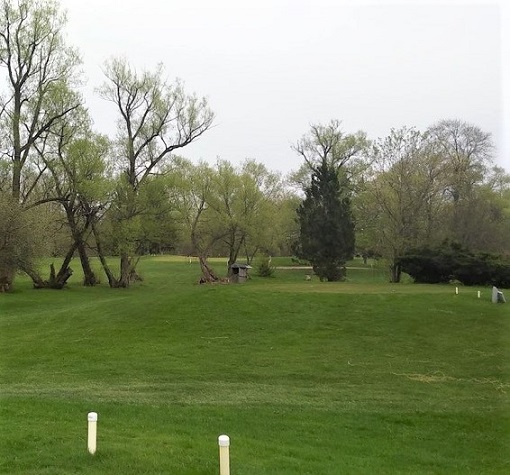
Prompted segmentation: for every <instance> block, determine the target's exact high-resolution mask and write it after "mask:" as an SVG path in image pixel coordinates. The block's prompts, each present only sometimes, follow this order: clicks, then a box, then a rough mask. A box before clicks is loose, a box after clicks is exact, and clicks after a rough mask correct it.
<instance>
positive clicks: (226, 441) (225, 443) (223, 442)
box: [218, 435, 230, 475]
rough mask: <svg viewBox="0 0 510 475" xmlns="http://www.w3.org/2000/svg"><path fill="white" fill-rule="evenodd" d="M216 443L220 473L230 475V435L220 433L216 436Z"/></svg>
mask: <svg viewBox="0 0 510 475" xmlns="http://www.w3.org/2000/svg"><path fill="white" fill-rule="evenodd" d="M218 445H219V446H220V475H230V455H229V447H230V437H229V436H228V435H220V436H219V437H218Z"/></svg>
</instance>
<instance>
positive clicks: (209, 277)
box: [198, 255, 220, 283]
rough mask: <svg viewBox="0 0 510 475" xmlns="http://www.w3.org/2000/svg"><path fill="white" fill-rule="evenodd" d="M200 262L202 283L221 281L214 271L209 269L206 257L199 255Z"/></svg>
mask: <svg viewBox="0 0 510 475" xmlns="http://www.w3.org/2000/svg"><path fill="white" fill-rule="evenodd" d="M198 261H199V262H200V269H201V270H202V278H201V279H200V283H206V282H207V283H211V282H218V281H219V280H220V279H219V278H218V276H217V275H216V274H215V273H214V271H213V270H212V269H211V268H210V267H209V263H208V262H207V257H206V256H204V255H199V256H198Z"/></svg>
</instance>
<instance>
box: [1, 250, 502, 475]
mask: <svg viewBox="0 0 510 475" xmlns="http://www.w3.org/2000/svg"><path fill="white" fill-rule="evenodd" d="M223 262H224V261H220V260H218V261H213V264H214V265H216V266H218V270H220V269H221V267H220V266H221V265H223ZM278 265H280V263H279V264H278ZM281 265H286V264H285V262H284V261H282V262H281ZM74 267H75V268H78V265H77V264H76V265H75V266H74ZM353 267H363V266H360V265H359V264H358V263H356V265H354V264H353ZM140 269H141V273H142V275H143V276H144V277H145V281H144V282H143V283H141V284H139V285H135V286H134V287H133V288H131V289H129V290H110V289H109V288H107V287H106V286H105V285H102V286H99V287H97V288H83V287H81V286H80V285H79V281H80V276H79V275H76V276H73V279H72V280H71V281H70V285H69V288H67V289H65V290H64V291H51V290H39V291H34V290H31V289H30V285H29V283H28V282H27V281H25V280H22V279H19V280H18V283H17V284H18V285H17V290H16V291H15V292H13V293H11V294H4V295H2V294H0V335H1V336H0V375H1V379H0V391H1V393H0V398H1V401H0V429H1V435H0V473H6V474H48V475H50V474H51V475H58V474H79V473H83V474H117V473H119V474H123V475H128V474H133V475H134V474H176V475H180V474H204V475H205V474H216V473H218V456H217V451H218V449H217V437H218V435H219V434H222V433H225V434H228V435H229V436H230V437H231V442H232V445H231V467H232V474H233V475H240V474H245V475H246V474H253V475H255V474H256V475H264V474H267V475H269V474H272V475H279V474H282V475H285V474H296V475H297V474H299V475H303V474H313V475H321V474H331V475H333V474H335V475H336V474H340V473H348V474H355V473H370V474H374V473H381V474H397V473H401V474H409V473H413V474H416V473H423V474H428V473H434V474H437V473H444V474H466V473H468V474H469V473H472V474H484V473H486V474H493V473H495V474H498V473H500V474H504V473H505V474H506V473H510V454H509V451H508V447H509V442H510V431H509V429H510V424H509V422H510V421H509V419H510V417H509V409H510V406H509V404H508V403H509V394H510V371H509V370H510V365H509V343H510V306H508V305H493V304H491V303H490V289H486V288H483V289H482V288H478V287H475V288H465V287H461V288H460V292H459V295H455V292H454V287H452V286H430V285H429V286H426V285H414V284H400V285H390V284H387V283H385V280H386V279H385V276H384V274H383V273H382V271H381V270H380V269H377V268H376V267H374V268H372V267H370V266H367V267H366V268H365V269H353V270H350V271H349V273H348V281H347V282H345V283H320V282H318V281H316V280H312V281H311V282H305V280H304V275H305V271H304V270H300V269H288V270H278V271H277V272H276V274H275V276H274V277H273V278H269V279H262V278H257V277H254V278H253V279H251V280H250V281H249V282H248V283H247V284H243V285H205V286H200V285H197V284H196V282H197V280H198V275H199V269H198V264H197V263H196V262H193V263H191V264H190V263H189V262H188V260H187V259H186V258H176V257H152V258H147V259H145V260H143V261H142V262H141V267H140ZM478 290H481V291H482V299H478V298H477V296H476V293H477V291H478ZM506 294H507V298H508V291H507V293H506ZM89 411H96V412H98V413H99V424H98V427H99V430H98V432H99V440H98V453H97V454H96V456H94V457H91V456H88V454H87V452H86V414H87V412H89Z"/></svg>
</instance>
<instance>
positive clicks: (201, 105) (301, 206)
mask: <svg viewBox="0 0 510 475" xmlns="http://www.w3.org/2000/svg"><path fill="white" fill-rule="evenodd" d="M0 8H1V15H0V66H1V69H0V71H1V73H0V74H1V75H2V79H3V82H4V86H3V87H2V89H1V96H0V97H1V99H0V152H1V154H0V290H8V289H10V288H11V287H12V285H13V282H14V279H15V276H16V274H17V273H18V272H20V271H21V272H24V273H26V274H27V275H29V276H30V278H31V279H32V281H33V283H34V286H35V287H37V288H43V287H50V288H62V287H63V286H64V285H65V283H66V282H67V280H68V279H69V277H70V276H71V274H72V270H71V268H70V263H71V260H72V259H73V257H75V256H77V257H78V258H79V261H80V263H81V267H82V269H83V273H84V284H85V285H95V284H96V283H98V282H99V280H100V276H98V275H96V273H95V271H94V270H93V266H92V265H91V263H90V257H91V256H97V258H98V259H99V262H100V263H101V268H102V271H103V273H104V276H105V277H106V279H107V281H108V284H109V285H110V286H111V287H128V286H129V285H130V283H131V282H133V281H134V280H137V279H139V278H140V276H139V275H138V273H137V264H138V261H139V258H140V256H142V255H144V254H147V253H152V254H154V253H160V252H179V253H184V254H190V255H195V256H198V258H199V261H200V264H201V269H202V274H203V278H204V279H205V280H207V281H215V280H218V279H220V278H221V276H219V275H218V274H217V273H216V272H215V271H214V269H213V268H212V267H211V266H210V264H209V262H208V258H209V257H210V256H213V255H227V256H228V269H227V270H226V271H227V274H228V273H229V272H230V269H231V266H232V264H233V263H234V262H235V261H236V260H237V259H239V258H240V256H242V257H243V259H246V260H247V261H248V262H250V261H251V260H252V259H253V257H254V256H255V255H257V254H260V253H265V254H268V255H276V254H287V255H288V254H289V253H291V252H295V253H297V254H300V255H305V254H307V253H308V254H309V256H308V257H310V255H311V254H310V253H313V252H317V253H319V254H320V255H321V259H322V260H321V262H322V263H323V264H321V265H322V266H329V268H330V269H329V271H328V272H326V273H325V274H324V278H327V279H331V280H334V279H336V278H342V276H343V275H344V274H343V271H342V268H343V265H344V263H345V261H346V260H347V259H348V258H349V257H350V256H351V255H352V254H353V253H354V252H358V253H360V254H362V255H365V256H368V255H374V256H380V257H381V258H384V259H386V260H387V261H388V263H389V266H390V269H391V279H392V280H393V281H398V280H399V277H400V272H401V269H400V267H399V264H398V262H399V261H398V257H399V256H401V255H402V253H403V252H404V251H405V250H406V249H408V248H415V247H416V246H418V245H422V244H434V243H437V242H441V241H443V240H444V239H452V240H455V241H458V242H460V243H461V244H462V245H465V246H467V247H468V248H470V249H474V250H478V249H484V250H490V251H495V252H500V253H505V252H506V253H508V251H509V248H508V243H507V236H508V235H510V233H509V231H510V225H509V215H510V196H509V186H510V180H509V177H508V175H507V174H506V173H505V172H504V170H502V169H500V168H497V167H494V166H493V164H492V158H493V157H492V155H493V145H492V142H491V138H490V135H489V134H487V133H484V132H483V131H481V130H480V129H479V128H477V127H476V126H473V125H470V124H466V123H464V122H461V121H458V120H449V121H442V122H439V123H437V124H435V125H433V126H431V127H430V128H429V129H427V130H426V131H424V132H420V131H417V130H415V129H407V128H403V129H399V130H392V131H391V134H390V135H389V136H388V137H386V138H384V139H380V140H376V141H370V140H369V139H368V138H367V137H366V134H364V133H363V132H357V133H354V134H346V133H344V132H343V131H342V129H341V124H340V122H339V121H332V122H331V123H329V124H326V125H313V126H311V128H310V131H309V132H308V133H307V134H306V135H304V136H303V137H302V138H301V139H300V140H298V141H297V142H296V145H295V146H294V150H295V152H296V156H297V157H301V159H302V160H303V162H304V163H303V166H302V167H301V169H300V170H298V171H297V172H295V173H294V174H292V176H290V177H282V176H281V174H279V173H276V172H273V171H270V170H268V169H267V168H266V167H265V166H263V165H262V164H260V163H257V162H256V161H253V160H247V161H245V162H244V163H242V164H241V165H239V166H234V165H232V164H231V163H228V162H226V161H222V160H218V161H217V163H216V164H215V165H209V164H206V163H198V164H196V163H192V162H190V161H189V160H186V159H185V158H183V157H182V156H181V154H182V151H181V149H184V148H185V147H186V146H187V145H189V144H190V143H192V142H193V141H195V140H197V139H199V138H200V137H201V136H202V135H203V134H205V133H206V132H207V131H208V130H209V129H210V128H211V126H212V125H213V121H214V113H213V111H212V110H211V109H210V108H209V105H208V103H207V101H206V99H204V98H201V97H198V96H196V95H195V94H190V93H188V92H186V90H185V88H184V85H183V84H182V83H180V82H179V81H176V82H173V83H170V82H168V81H167V80H166V78H165V72H164V68H163V67H162V66H158V67H157V68H155V69H154V70H152V71H150V70H144V71H137V70H136V69H135V68H133V67H132V66H131V65H130V64H129V63H128V61H127V60H126V59H121V58H112V59H110V60H109V61H107V62H106V63H105V64H104V67H103V72H104V81H103V83H102V84H101V85H99V87H98V88H97V93H98V94H99V95H100V97H102V98H103V99H104V100H106V101H108V102H110V103H111V104H112V107H114V108H115V110H116V111H117V117H118V120H117V132H116V135H115V137H107V136H105V135H104V134H101V133H98V132H97V131H95V130H94V128H93V125H92V119H91V117H90V116H89V113H88V111H87V108H86V104H85V103H84V99H83V97H82V95H81V94H80V92H79V88H80V84H81V80H82V78H81V75H80V73H79V67H80V64H81V59H80V57H79V53H78V51H77V50H76V49H74V48H72V47H70V46H69V45H67V44H66V42H65V35H64V28H65V24H66V18H65V15H64V14H63V13H62V12H61V10H60V8H59V5H58V3H57V2H56V1H53V0H44V1H41V2H37V3H33V2H31V1H29V0H19V1H12V0H2V1H1V3H0ZM323 185H324V186H323ZM324 189H327V190H328V193H329V195H328V193H326V194H324V193H323V191H324ZM323 198H324V199H326V202H321V200H322V199H323ZM328 200H329V201H328ZM314 206H315V208H314ZM328 206H330V207H331V210H334V212H332V213H329V214H328V209H329V208H328ZM321 213H323V214H321ZM324 213H325V214H324ZM326 214H327V216H328V218H327V219H326V218H325V216H326ZM306 216H308V217H310V222H309V223H308V224H306V226H308V228H307V229H308V230H305V229H304V226H305V221H306ZM312 217H313V218H314V219H315V222H313V220H312V219H311V218H312ZM319 218H320V219H319ZM326 223H327V226H326ZM306 226H305V227H306ZM329 226H331V227H332V228H331V229H333V230H332V231H331V229H330V228H329ZM306 233H308V238H309V239H308V243H307V242H305V241H306V239H305V237H306V236H307V234H306ZM320 238H325V239H326V240H325V241H321V239H320ZM339 242H340V244H339ZM335 248H336V249H337V251H335V252H333V249H335ZM337 254H338V255H337ZM50 255H54V256H61V257H62V258H63V259H62V262H61V265H60V266H59V267H58V268H55V267H54V266H53V265H51V266H50V269H49V274H48V275H47V276H46V275H43V274H42V273H41V271H40V269H39V267H38V265H37V259H38V258H39V257H41V256H50ZM111 256H116V257H115V260H112V258H111ZM311 260H312V259H311ZM114 263H115V264H114ZM317 269H319V267H317Z"/></svg>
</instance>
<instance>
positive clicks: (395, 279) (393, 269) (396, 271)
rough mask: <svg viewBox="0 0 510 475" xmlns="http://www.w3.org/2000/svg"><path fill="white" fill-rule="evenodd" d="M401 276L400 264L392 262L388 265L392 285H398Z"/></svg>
mask: <svg viewBox="0 0 510 475" xmlns="http://www.w3.org/2000/svg"><path fill="white" fill-rule="evenodd" d="M401 276H402V269H401V267H400V264H398V263H396V262H393V263H392V264H391V265H390V282H391V283H393V284H398V283H399V282H400V277H401Z"/></svg>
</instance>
